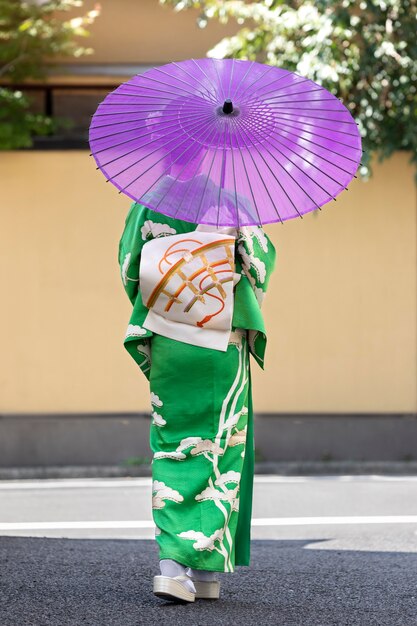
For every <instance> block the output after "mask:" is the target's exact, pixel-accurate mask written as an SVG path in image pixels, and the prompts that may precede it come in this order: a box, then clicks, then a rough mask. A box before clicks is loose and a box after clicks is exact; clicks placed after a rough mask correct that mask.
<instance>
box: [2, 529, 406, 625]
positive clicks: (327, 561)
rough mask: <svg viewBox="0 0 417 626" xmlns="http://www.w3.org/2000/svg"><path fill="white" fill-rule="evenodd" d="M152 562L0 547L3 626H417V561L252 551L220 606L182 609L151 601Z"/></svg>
mask: <svg viewBox="0 0 417 626" xmlns="http://www.w3.org/2000/svg"><path fill="white" fill-rule="evenodd" d="M324 540H325V539H323V538H317V541H320V542H323V541H324ZM306 545H309V546H310V548H309V549H308V550H307V549H304V548H305V546H306ZM157 559H158V556H157V545H156V543H155V542H154V541H141V540H103V539H99V540H93V539H76V540H74V539H47V538H27V537H0V562H1V571H0V624H1V626H113V625H114V626H116V625H117V626H136V625H138V624H146V625H151V624H159V625H161V626H164V625H165V624H170V625H173V626H174V625H176V624H178V625H179V624H181V625H183V626H197V625H201V626H205V625H206V624H207V626H208V625H210V626H212V625H213V624H227V625H229V624H230V625H235V624H236V625H237V624H239V625H243V626H251V625H256V626H264V625H265V624H272V625H282V626H333V625H334V626H345V625H346V626H356V625H358V626H359V625H360V626H374V625H375V626H415V624H416V622H417V619H416V615H417V589H416V577H417V558H416V555H415V554H407V553H394V552H362V551H361V552H359V551H336V550H324V549H320V550H314V541H311V540H308V541H307V540H306V541H300V540H297V541H269V540H268V541H267V540H257V541H252V559H251V565H250V567H238V568H236V571H235V572H234V573H233V574H221V575H220V578H221V585H222V591H221V599H220V600H217V601H209V600H197V601H196V602H195V603H194V604H185V605H181V604H179V605H177V604H173V603H169V602H165V601H163V600H161V599H159V598H157V597H156V596H154V595H153V593H152V578H153V576H154V574H156V573H158V572H157Z"/></svg>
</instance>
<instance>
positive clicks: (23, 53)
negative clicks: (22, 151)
mask: <svg viewBox="0 0 417 626" xmlns="http://www.w3.org/2000/svg"><path fill="white" fill-rule="evenodd" d="M82 5H83V2H82V1H81V0H30V1H29V0H28V1H26V2H17V1H16V0H0V78H1V79H2V81H3V87H2V88H1V89H0V123H1V127H0V149H4V150H10V149H14V148H22V147H30V146H31V145H32V137H33V135H48V134H50V133H52V132H53V131H54V129H55V128H56V126H57V123H56V121H55V120H52V119H51V118H48V117H46V116H45V115H35V114H33V113H31V112H30V111H29V106H30V102H29V100H28V98H27V97H25V96H23V94H22V93H21V92H20V91H18V90H15V89H13V83H16V82H17V81H24V80H25V79H27V78H32V79H33V78H35V79H39V78H42V77H44V76H45V70H46V64H47V63H48V62H50V61H52V60H53V59H55V58H57V57H58V58H59V57H63V56H75V57H79V56H82V55H84V54H91V53H92V50H91V48H85V47H82V46H81V45H80V44H79V43H78V42H77V38H78V37H86V36H88V31H87V30H86V27H87V26H88V25H89V24H92V23H93V22H94V20H95V19H96V17H97V16H98V15H99V6H98V5H97V6H96V7H95V8H94V10H92V11H89V12H87V13H86V14H85V15H84V16H82V17H72V18H70V19H64V15H65V13H67V12H69V11H71V10H72V9H74V8H79V7H82ZM4 81H5V82H4Z"/></svg>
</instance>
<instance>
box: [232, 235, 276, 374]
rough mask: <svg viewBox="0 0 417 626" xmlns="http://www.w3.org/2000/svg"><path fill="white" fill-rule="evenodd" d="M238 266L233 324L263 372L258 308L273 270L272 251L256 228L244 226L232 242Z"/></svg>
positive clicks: (263, 338) (263, 333)
mask: <svg viewBox="0 0 417 626" xmlns="http://www.w3.org/2000/svg"><path fill="white" fill-rule="evenodd" d="M236 252H237V258H238V266H239V269H240V271H241V273H242V278H241V280H240V281H239V283H238V285H237V290H236V296H237V303H236V304H237V305H238V306H237V311H236V316H235V324H236V325H239V326H241V327H243V328H247V330H248V338H249V350H250V352H251V354H252V356H253V357H254V359H255V361H256V362H257V363H258V365H259V366H260V367H261V368H262V369H264V359H265V351H266V344H267V336H266V329H265V325H264V320H263V316H262V313H261V306H262V303H263V300H264V297H265V294H266V291H267V288H268V284H269V280H270V277H271V274H272V272H273V270H274V268H275V260H276V250H275V247H274V246H273V244H272V242H271V240H270V239H269V237H268V236H267V234H266V233H265V232H264V230H263V228H262V227H260V226H245V227H242V228H240V229H239V230H238V236H237V239H236Z"/></svg>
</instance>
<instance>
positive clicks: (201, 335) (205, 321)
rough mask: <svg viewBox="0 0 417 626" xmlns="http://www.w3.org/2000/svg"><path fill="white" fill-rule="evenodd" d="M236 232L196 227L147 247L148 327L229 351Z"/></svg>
mask: <svg viewBox="0 0 417 626" xmlns="http://www.w3.org/2000/svg"><path fill="white" fill-rule="evenodd" d="M234 251H235V237H233V236H231V235H226V234H223V233H219V232H205V231H204V230H201V231H200V230H195V231H191V232H188V233H183V234H180V235H168V236H164V237H157V238H155V239H152V240H151V241H148V242H147V243H145V245H144V246H143V248H142V253H141V261H140V270H139V281H140V282H139V284H140V290H141V294H142V300H143V303H144V305H145V306H146V307H147V308H148V309H149V311H148V314H147V316H146V318H145V321H144V322H143V324H142V325H143V326H144V327H145V328H147V329H148V330H150V331H152V332H155V333H157V334H159V335H163V336H165V337H169V338H171V339H177V340H178V341H183V342H185V343H190V344H193V345H195V346H201V347H205V348H212V349H214V350H221V351H226V350H227V346H228V342H229V336H230V332H231V326H232V315H233V286H234V278H235V259H234Z"/></svg>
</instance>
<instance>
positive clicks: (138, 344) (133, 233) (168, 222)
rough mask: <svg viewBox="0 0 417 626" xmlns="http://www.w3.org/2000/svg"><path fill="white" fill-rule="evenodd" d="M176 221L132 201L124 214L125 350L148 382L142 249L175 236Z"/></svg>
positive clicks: (121, 258)
mask: <svg viewBox="0 0 417 626" xmlns="http://www.w3.org/2000/svg"><path fill="white" fill-rule="evenodd" d="M175 226H176V220H174V219H172V218H168V217H166V216H163V215H161V214H160V213H156V212H155V211H152V210H151V209H148V208H147V207H145V206H143V205H142V204H139V203H137V202H134V203H133V204H132V205H131V207H130V210H129V212H128V214H127V217H126V221H125V227H124V230H123V233H122V236H121V239H120V242H119V253H118V260H119V266H120V275H121V278H122V282H123V287H124V290H125V292H126V294H127V296H128V298H129V300H130V302H131V304H132V305H133V308H132V313H131V316H130V319H129V324H128V327H127V331H126V335H125V338H124V342H123V343H124V347H125V348H126V350H127V351H128V352H129V354H130V355H131V357H132V358H133V359H134V361H135V362H136V363H137V364H138V365H139V367H140V369H141V370H142V372H143V373H144V374H145V376H146V378H148V379H149V376H150V369H151V345H150V340H151V337H152V335H153V333H152V332H151V331H150V330H148V329H146V328H144V326H143V323H144V321H145V318H146V316H147V314H148V309H147V308H146V306H145V305H144V303H143V301H142V294H141V290H140V282H139V268H140V260H141V253H142V248H143V246H144V245H145V243H146V242H147V241H150V240H151V239H154V238H155V237H163V236H167V235H171V234H175V233H176V229H175Z"/></svg>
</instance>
